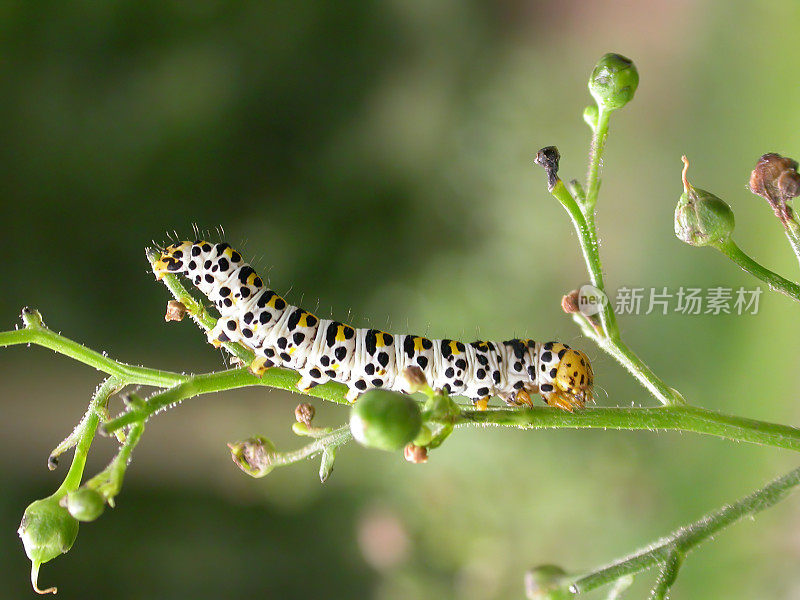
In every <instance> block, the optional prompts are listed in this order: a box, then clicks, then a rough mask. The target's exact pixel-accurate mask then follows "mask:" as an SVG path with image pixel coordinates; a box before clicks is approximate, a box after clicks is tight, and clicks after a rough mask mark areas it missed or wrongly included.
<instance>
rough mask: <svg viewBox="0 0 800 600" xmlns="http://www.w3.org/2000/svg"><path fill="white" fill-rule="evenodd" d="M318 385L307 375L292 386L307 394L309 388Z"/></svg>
mask: <svg viewBox="0 0 800 600" xmlns="http://www.w3.org/2000/svg"><path fill="white" fill-rule="evenodd" d="M317 385H319V383H318V382H316V381H314V379H313V378H312V377H309V376H308V375H303V376H302V377H301V378H300V379H299V381H298V382H297V383H295V384H294V386H295V387H296V388H297V389H298V390H300V391H301V392H303V393H306V392H308V391H309V390H310V389H311V388H314V387H316V386H317Z"/></svg>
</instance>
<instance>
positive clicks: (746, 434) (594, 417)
mask: <svg viewBox="0 0 800 600" xmlns="http://www.w3.org/2000/svg"><path fill="white" fill-rule="evenodd" d="M453 422H454V423H455V424H456V425H457V426H464V425H498V426H505V427H518V428H520V429H588V428H591V429H627V430H648V431H656V430H659V429H670V430H676V431H692V432H694V433H700V434H704V435H712V436H716V437H721V438H725V439H728V440H734V441H738V442H750V443H753V444H761V445H764V446H773V447H776V448H785V449H787V450H795V451H800V429H799V428H796V427H791V426H789V425H781V424H779V423H767V422H764V421H756V420H753V419H747V418H744V417H738V416H734V415H725V414H721V413H718V412H715V411H711V410H706V409H703V408H698V407H694V406H665V407H654V408H587V409H584V410H582V411H580V412H575V413H570V412H567V411H564V410H552V409H551V408H549V407H544V406H541V407H540V406H536V407H534V408H529V409H525V410H507V409H492V410H486V411H480V410H477V409H465V410H462V411H461V413H460V414H459V415H458V416H457V417H455V418H454V420H453Z"/></svg>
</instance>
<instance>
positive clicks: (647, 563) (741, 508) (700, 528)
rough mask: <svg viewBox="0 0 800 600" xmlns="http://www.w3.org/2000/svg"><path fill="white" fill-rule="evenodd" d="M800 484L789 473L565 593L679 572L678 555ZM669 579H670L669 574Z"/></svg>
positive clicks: (796, 473)
mask: <svg viewBox="0 0 800 600" xmlns="http://www.w3.org/2000/svg"><path fill="white" fill-rule="evenodd" d="M660 410H666V409H660ZM671 410H674V409H671ZM798 484H800V468H797V469H794V470H793V471H790V472H789V473H787V474H786V475H783V476H782V477H779V478H777V479H775V480H773V481H772V482H770V483H768V484H767V485H765V486H764V487H763V488H761V489H759V490H757V491H755V492H753V493H752V494H749V495H748V496H745V497H744V498H742V499H740V500H737V501H736V502H734V503H732V504H728V505H726V506H724V507H722V508H720V509H717V510H715V511H712V512H710V513H707V514H706V515H704V516H703V517H701V518H700V519H698V520H697V521H695V522H694V523H691V524H689V525H687V526H685V527H681V528H680V529H678V530H676V531H674V532H673V533H671V534H670V535H668V536H667V537H665V538H662V539H661V540H659V541H657V542H655V543H654V544H652V545H650V546H648V547H647V548H645V549H643V550H640V551H639V552H636V553H634V554H632V555H630V556H628V557H626V558H622V559H620V560H617V561H615V562H613V563H611V564H609V565H607V566H604V567H601V568H600V569H597V570H595V571H592V572H590V573H587V574H583V575H578V576H576V577H573V578H572V579H571V580H569V581H568V582H567V583H566V584H565V586H564V589H565V591H566V590H569V591H570V592H572V593H573V594H580V593H583V592H588V591H589V590H593V589H595V588H598V587H600V586H603V585H606V584H608V583H611V582H612V581H616V580H617V579H619V578H620V577H623V576H625V575H630V574H633V573H637V572H639V571H643V570H645V569H650V568H652V567H654V566H657V565H662V564H665V563H667V562H668V561H677V562H675V563H674V564H673V567H674V570H677V567H678V566H679V560H680V559H676V558H675V556H676V554H677V556H678V557H682V556H683V555H685V554H687V553H688V552H690V551H691V550H693V549H694V548H696V547H697V546H698V545H699V544H701V543H702V542H704V541H706V540H708V539H709V538H711V537H712V536H714V534H716V533H718V532H719V531H722V530H723V529H725V528H726V527H728V526H730V525H732V524H734V523H736V522H737V521H740V520H741V519H742V518H744V517H746V516H751V515H755V514H757V513H759V512H761V511H762V510H764V509H767V508H769V507H771V506H773V505H775V504H777V503H778V502H780V501H781V500H783V499H784V498H785V497H786V496H787V494H788V493H789V492H790V491H792V490H793V488H795V487H796V486H797V485H798ZM667 575H668V576H670V575H671V571H670V570H668V573H667ZM665 579H668V577H666V578H665ZM654 591H656V590H654ZM655 597H656V598H657V597H658V596H655Z"/></svg>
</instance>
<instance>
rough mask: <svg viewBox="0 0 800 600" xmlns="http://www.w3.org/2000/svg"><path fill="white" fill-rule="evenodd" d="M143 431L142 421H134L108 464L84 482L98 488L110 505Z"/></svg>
mask: <svg viewBox="0 0 800 600" xmlns="http://www.w3.org/2000/svg"><path fill="white" fill-rule="evenodd" d="M143 432H144V423H136V424H135V425H133V427H131V429H130V431H129V432H128V435H127V437H126V438H125V442H124V443H123V444H122V446H120V448H119V450H118V451H117V455H116V456H115V457H114V458H113V459H112V461H111V462H110V463H109V465H108V466H107V467H106V468H105V469H103V470H102V471H101V472H100V473H98V474H97V475H95V476H94V477H92V478H91V479H90V480H89V481H87V482H86V486H87V487H89V488H92V489H96V490H98V491H99V492H100V493H102V494H103V496H104V498H105V499H106V501H107V502H108V504H109V505H110V506H112V507H113V506H114V497H115V496H116V495H117V494H119V492H120V490H121V489H122V480H123V479H124V477H125V471H127V469H128V463H129V462H130V459H131V454H132V453H133V449H134V448H135V447H136V444H138V443H139V439H140V438H141V437H142V433H143Z"/></svg>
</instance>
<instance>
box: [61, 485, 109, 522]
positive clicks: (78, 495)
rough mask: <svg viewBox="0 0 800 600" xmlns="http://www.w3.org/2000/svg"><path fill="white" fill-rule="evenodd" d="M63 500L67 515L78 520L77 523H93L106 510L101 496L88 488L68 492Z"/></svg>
mask: <svg viewBox="0 0 800 600" xmlns="http://www.w3.org/2000/svg"><path fill="white" fill-rule="evenodd" d="M65 500H66V502H65V504H66V507H67V510H68V511H69V514H71V515H72V516H73V517H75V518H76V519H78V521H84V522H88V521H94V520H95V519H96V518H97V517H99V516H100V515H101V514H103V511H104V510H105V508H106V501H105V498H103V495H102V494H101V493H100V492H98V491H97V490H92V489H89V488H79V489H77V490H75V491H74V492H70V493H69V494H67V496H66V498H65Z"/></svg>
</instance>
